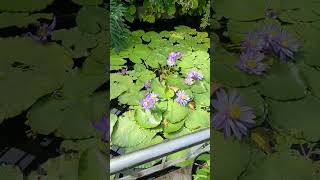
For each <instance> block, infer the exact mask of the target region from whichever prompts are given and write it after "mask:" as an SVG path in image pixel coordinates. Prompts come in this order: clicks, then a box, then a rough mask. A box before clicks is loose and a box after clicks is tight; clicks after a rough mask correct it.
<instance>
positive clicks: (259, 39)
mask: <svg viewBox="0 0 320 180" xmlns="http://www.w3.org/2000/svg"><path fill="white" fill-rule="evenodd" d="M265 43H266V42H265V41H264V38H263V35H262V34H261V32H260V31H253V32H249V33H248V34H247V36H246V38H245V40H244V41H243V42H242V43H241V45H242V47H244V48H245V50H246V51H247V50H251V51H261V50H262V49H263V47H264V46H265Z"/></svg>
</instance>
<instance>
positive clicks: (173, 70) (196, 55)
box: [110, 2, 210, 168]
mask: <svg viewBox="0 0 320 180" xmlns="http://www.w3.org/2000/svg"><path fill="white" fill-rule="evenodd" d="M155 3H156V2H155ZM175 29H176V30H175V31H170V32H169V31H162V32H160V33H156V32H153V31H150V32H144V31H142V30H138V31H134V32H132V33H131V37H130V39H129V42H130V46H129V47H128V48H127V49H125V50H122V51H120V52H119V53H116V51H114V50H111V60H110V65H111V69H113V71H112V73H111V74H110V80H111V82H110V89H111V91H110V93H111V94H110V95H111V97H110V98H111V99H112V100H113V101H114V102H117V103H118V105H128V106H129V108H128V110H127V111H125V112H124V113H123V114H122V115H120V116H119V117H116V116H115V115H112V117H113V119H114V120H112V122H113V123H114V125H112V133H111V143H112V144H113V145H117V146H120V147H124V148H125V149H126V153H128V152H131V151H133V150H139V149H141V148H143V147H147V146H150V145H152V144H156V143H159V142H161V141H162V140H163V139H162V138H160V137H159V136H157V133H163V134H164V136H165V137H166V138H167V139H172V138H175V137H179V136H182V135H185V134H188V133H190V132H193V131H197V130H199V129H202V128H208V127H209V119H210V117H209V112H208V111H209V102H207V100H209V96H210V95H209V92H210V88H209V81H210V76H209V73H210V69H209V67H210V66H209V63H210V61H209V55H208V53H207V50H208V48H209V38H208V34H207V33H203V32H197V31H196V30H195V29H191V28H189V27H186V26H178V27H176V28H175ZM143 41H145V42H148V43H143ZM170 52H182V54H183V55H182V57H181V59H178V60H177V65H176V66H174V67H169V66H167V64H166V61H167V58H168V55H169V53H170ZM128 64H131V65H129V66H128ZM122 67H123V68H128V72H127V73H121V72H120V71H121V70H120V69H121V68H122ZM193 69H197V70H198V71H200V72H201V73H202V74H203V76H204V78H203V79H202V80H201V81H200V80H199V81H195V83H194V84H193V85H192V86H188V85H186V84H184V78H185V76H186V74H187V73H188V72H189V71H191V70H193ZM146 81H150V88H148V89H146V88H144V83H145V82H146ZM177 90H185V92H186V93H187V94H188V96H189V97H190V98H191V102H190V103H189V104H188V105H186V106H184V105H181V104H179V103H178V102H176V101H175V99H176V98H177V95H176V93H177ZM148 92H153V93H155V94H157V95H158V98H159V101H158V102H157V103H156V104H155V106H154V108H153V109H151V110H144V109H143V107H142V105H141V104H140V100H141V99H142V98H144V97H145V94H146V93H148ZM204 99H205V101H202V100H204ZM199 118H200V119H199ZM115 119H117V120H115ZM190 151H191V150H190V149H187V150H184V151H182V152H178V153H175V154H173V155H170V156H168V159H167V160H168V161H169V160H173V159H176V158H179V157H183V156H185V155H187V154H188V153H190ZM158 161H159V160H156V161H153V162H149V163H146V164H144V165H142V166H139V167H142V168H147V167H151V166H152V165H154V164H155V163H157V162H158ZM190 163H192V161H190V160H189V161H186V162H183V163H181V164H179V165H178V166H185V165H188V164H190Z"/></svg>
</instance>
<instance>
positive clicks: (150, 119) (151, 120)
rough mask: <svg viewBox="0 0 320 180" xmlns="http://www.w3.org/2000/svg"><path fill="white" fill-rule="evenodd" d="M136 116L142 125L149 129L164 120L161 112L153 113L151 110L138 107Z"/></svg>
mask: <svg viewBox="0 0 320 180" xmlns="http://www.w3.org/2000/svg"><path fill="white" fill-rule="evenodd" d="M134 117H135V120H136V121H137V123H138V124H139V125H140V126H141V127H143V128H148V129H149V128H154V127H157V126H158V125H160V123H161V120H162V115H161V114H160V113H155V112H154V113H151V111H150V110H147V111H144V110H142V109H137V110H136V112H135V116H134Z"/></svg>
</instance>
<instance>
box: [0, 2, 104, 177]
mask: <svg viewBox="0 0 320 180" xmlns="http://www.w3.org/2000/svg"><path fill="white" fill-rule="evenodd" d="M64 3H68V4H69V5H71V7H70V8H69V7H68V9H66V10H64V11H62V12H61V11H60V10H61V9H60V10H59V8H64V6H63V5H64ZM72 4H73V5H72ZM52 7H54V8H52ZM56 10H57V11H59V12H60V13H58V12H56ZM0 11H1V14H0V30H1V36H2V35H3V34H4V36H3V37H1V38H0V49H1V53H0V59H1V61H0V84H1V89H0V92H1V94H2V95H1V97H0V107H1V108H0V123H2V124H1V125H2V126H3V127H4V128H7V125H8V124H14V125H13V127H14V128H13V129H10V130H12V131H14V132H16V131H17V132H16V133H17V134H19V136H20V135H21V133H24V131H25V130H26V129H27V130H28V131H26V132H25V133H26V136H24V137H18V138H19V139H21V140H22V141H21V142H20V140H19V142H14V144H11V145H14V146H16V147H19V150H21V151H25V152H26V153H31V154H32V155H34V156H35V157H36V158H39V157H38V155H39V153H42V152H39V153H38V152H32V151H33V150H30V147H33V145H34V143H35V145H37V143H38V141H36V139H38V138H39V137H56V138H57V139H61V140H62V142H61V144H60V146H57V147H56V149H54V150H56V152H55V154H56V156H55V157H49V159H47V160H46V159H42V160H41V162H35V161H37V160H34V161H33V162H32V166H33V165H38V167H36V166H33V167H34V168H36V169H32V171H26V169H28V168H29V167H27V168H26V169H24V170H23V172H22V171H21V169H19V168H18V167H16V166H14V165H13V164H12V165H9V164H1V165H0V172H1V173H0V174H1V178H2V179H21V180H22V179H30V180H34V179H48V178H49V179H69V180H78V179H104V178H106V176H107V175H106V164H107V163H108V161H107V160H106V159H107V158H108V157H109V155H108V154H106V148H105V147H104V141H101V139H100V135H99V133H98V131H99V130H100V131H103V133H102V136H101V138H102V139H103V140H105V139H108V137H107V135H109V133H105V132H106V126H107V125H108V123H107V122H106V116H104V113H105V112H106V111H107V108H108V106H107V103H106V100H105V97H106V96H107V91H106V87H105V86H106V83H107V76H106V73H107V72H106V69H107V68H106V67H107V62H106V60H107V58H108V55H107V51H106V49H107V47H108V41H109V40H108V36H107V35H108V26H109V25H108V10H107V9H106V8H105V7H104V2H103V1H102V0H94V1H91V0H72V1H68V2H67V1H55V0H43V1H33V0H23V1H20V0H19V1H11V0H2V1H0ZM66 17H68V18H67V19H70V20H71V21H72V22H73V23H68V20H67V21H66V20H65V18H66ZM7 29H10V31H7ZM11 30H12V31H11ZM7 32H8V33H7ZM79 62H81V63H79ZM79 64H81V66H79ZM100 120H101V121H100ZM12 122H14V123H12ZM16 123H17V124H16ZM21 123H25V125H24V126H23V124H21ZM21 126H22V127H23V128H20V129H18V128H19V127H21ZM10 127H11V126H10ZM95 127H96V128H97V129H98V131H97V130H96V129H95ZM15 128H17V129H15ZM19 131H23V132H19ZM25 137H26V138H25ZM27 137H28V138H27ZM8 138H10V137H8ZM40 139H41V138H40ZM20 143H22V144H23V145H21V144H20ZM29 143H30V144H31V145H30V144H29ZM3 145H4V146H7V144H3ZM8 146H9V148H10V145H8ZM39 146H40V145H39ZM33 153H35V154H33ZM40 156H41V155H40ZM41 158H43V157H42V156H41ZM44 158H45V157H44ZM43 160H46V161H45V162H42V161H43ZM38 163H41V164H38ZM26 165H27V164H26Z"/></svg>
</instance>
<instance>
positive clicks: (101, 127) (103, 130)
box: [93, 115, 110, 141]
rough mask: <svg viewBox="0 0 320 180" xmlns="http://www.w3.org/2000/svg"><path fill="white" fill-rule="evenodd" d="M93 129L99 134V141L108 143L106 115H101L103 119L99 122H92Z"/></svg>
mask: <svg viewBox="0 0 320 180" xmlns="http://www.w3.org/2000/svg"><path fill="white" fill-rule="evenodd" d="M93 127H94V128H95V129H96V130H98V131H99V132H100V134H101V140H103V141H109V139H110V133H109V132H110V127H109V121H108V117H107V116H106V115H103V117H102V119H101V120H100V121H97V122H94V123H93Z"/></svg>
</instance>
